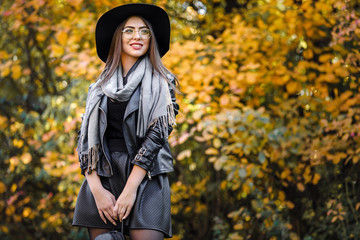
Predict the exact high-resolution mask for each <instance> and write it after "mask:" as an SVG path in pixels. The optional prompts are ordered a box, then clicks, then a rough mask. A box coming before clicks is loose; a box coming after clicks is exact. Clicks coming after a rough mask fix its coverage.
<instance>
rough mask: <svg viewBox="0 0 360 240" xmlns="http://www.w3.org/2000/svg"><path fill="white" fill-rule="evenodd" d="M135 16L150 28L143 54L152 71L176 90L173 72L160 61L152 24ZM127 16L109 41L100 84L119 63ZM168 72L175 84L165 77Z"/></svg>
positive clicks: (177, 82)
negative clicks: (147, 46) (146, 46)
mask: <svg viewBox="0 0 360 240" xmlns="http://www.w3.org/2000/svg"><path fill="white" fill-rule="evenodd" d="M131 17H133V16H131ZM131 17H129V18H131ZM136 17H139V18H141V19H142V20H143V21H144V23H145V25H146V26H147V27H148V28H149V29H150V33H151V38H150V43H149V49H148V51H147V52H146V53H145V55H148V56H149V59H150V63H151V65H152V66H153V71H154V73H158V74H160V75H161V76H162V77H163V78H165V80H166V81H167V82H168V83H169V84H170V86H171V87H173V89H175V91H177V92H178V90H177V88H176V86H179V81H178V79H177V78H176V76H175V75H174V74H172V73H171V72H170V71H169V70H168V69H167V68H166V67H165V66H164V64H163V63H162V61H161V57H160V53H159V47H158V44H157V41H156V37H155V34H154V31H153V28H152V25H151V24H150V22H149V21H147V20H146V19H144V18H142V17H140V16H136ZM129 18H127V19H125V20H124V21H123V22H122V23H120V24H119V26H118V27H117V28H116V30H115V32H114V35H113V38H112V41H111V45H110V49H109V54H108V57H107V59H106V63H105V68H104V70H103V72H102V73H101V75H100V77H101V78H102V80H101V82H100V84H102V83H104V82H106V81H108V80H109V79H110V78H111V76H112V75H113V74H114V72H115V71H116V69H117V68H118V67H119V66H120V64H121V50H122V49H121V47H122V30H123V28H124V27H125V24H126V22H127V21H128V19H129ZM168 74H171V75H173V76H174V77H175V84H176V86H174V85H173V84H172V83H171V82H170V81H169V79H168V77H167V75H168Z"/></svg>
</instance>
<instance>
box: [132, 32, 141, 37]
mask: <svg viewBox="0 0 360 240" xmlns="http://www.w3.org/2000/svg"><path fill="white" fill-rule="evenodd" d="M133 38H134V39H140V38H141V36H140V33H139V31H135V33H134V36H133Z"/></svg>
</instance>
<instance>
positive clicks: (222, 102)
mask: <svg viewBox="0 0 360 240" xmlns="http://www.w3.org/2000/svg"><path fill="white" fill-rule="evenodd" d="M229 102H230V100H229V95H227V94H223V95H222V96H221V97H220V106H223V107H225V106H228V105H229Z"/></svg>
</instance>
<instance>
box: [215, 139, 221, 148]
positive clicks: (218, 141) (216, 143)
mask: <svg viewBox="0 0 360 240" xmlns="http://www.w3.org/2000/svg"><path fill="white" fill-rule="evenodd" d="M213 145H214V147H215V148H219V147H221V140H220V139H219V138H215V139H214V141H213Z"/></svg>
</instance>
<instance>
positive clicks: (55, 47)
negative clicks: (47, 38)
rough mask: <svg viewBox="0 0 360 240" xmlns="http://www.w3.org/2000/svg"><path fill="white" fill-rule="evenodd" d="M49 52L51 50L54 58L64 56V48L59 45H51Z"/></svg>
mask: <svg viewBox="0 0 360 240" xmlns="http://www.w3.org/2000/svg"><path fill="white" fill-rule="evenodd" d="M51 50H52V53H53V55H54V57H60V56H62V55H63V54H64V48H63V47H61V46H59V45H56V44H53V45H52V46H51Z"/></svg>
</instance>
